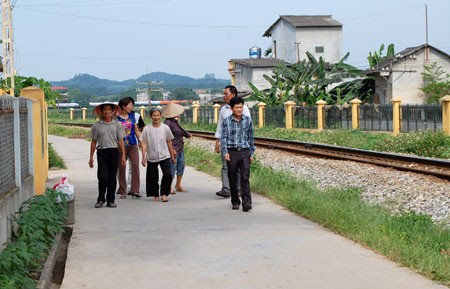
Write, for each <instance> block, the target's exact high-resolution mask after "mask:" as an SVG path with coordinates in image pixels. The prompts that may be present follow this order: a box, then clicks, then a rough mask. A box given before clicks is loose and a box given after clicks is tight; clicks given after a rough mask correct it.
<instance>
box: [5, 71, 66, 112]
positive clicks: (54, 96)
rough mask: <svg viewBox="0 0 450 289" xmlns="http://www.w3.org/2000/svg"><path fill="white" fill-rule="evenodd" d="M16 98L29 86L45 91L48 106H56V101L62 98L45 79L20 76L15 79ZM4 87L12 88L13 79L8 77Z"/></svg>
mask: <svg viewBox="0 0 450 289" xmlns="http://www.w3.org/2000/svg"><path fill="white" fill-rule="evenodd" d="M14 84H15V86H14V96H19V95H20V90H21V89H22V88H25V87H28V86H37V87H39V88H40V89H42V90H43V91H44V98H45V101H46V102H47V104H48V105H51V106H56V100H58V98H59V97H60V95H59V93H58V92H56V91H52V85H51V84H50V82H48V81H47V80H45V79H43V78H39V79H38V78H36V77H32V76H28V77H27V76H20V75H16V76H15V77H14ZM3 85H4V86H3V87H2V88H3V89H5V85H6V86H7V87H11V78H9V77H8V79H7V80H6V84H3Z"/></svg>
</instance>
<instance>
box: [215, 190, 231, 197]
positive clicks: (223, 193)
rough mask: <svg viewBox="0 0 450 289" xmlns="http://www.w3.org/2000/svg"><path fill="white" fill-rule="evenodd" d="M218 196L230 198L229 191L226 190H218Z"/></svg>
mask: <svg viewBox="0 0 450 289" xmlns="http://www.w3.org/2000/svg"><path fill="white" fill-rule="evenodd" d="M216 196H219V197H222V198H229V197H230V194H229V193H227V192H224V191H218V192H217V193H216Z"/></svg>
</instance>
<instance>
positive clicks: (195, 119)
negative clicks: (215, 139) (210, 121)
mask: <svg viewBox="0 0 450 289" xmlns="http://www.w3.org/2000/svg"><path fill="white" fill-rule="evenodd" d="M199 108H200V104H198V103H197V102H195V103H194V104H192V123H197V122H198V109H199Z"/></svg>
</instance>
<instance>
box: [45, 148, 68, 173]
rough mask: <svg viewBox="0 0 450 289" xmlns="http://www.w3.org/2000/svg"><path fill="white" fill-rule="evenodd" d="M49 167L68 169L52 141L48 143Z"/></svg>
mask: <svg viewBox="0 0 450 289" xmlns="http://www.w3.org/2000/svg"><path fill="white" fill-rule="evenodd" d="M48 167H49V168H58V169H67V167H66V165H65V164H64V160H63V159H62V158H61V157H60V156H59V155H58V154H57V153H56V151H55V149H54V148H53V146H52V144H51V143H48Z"/></svg>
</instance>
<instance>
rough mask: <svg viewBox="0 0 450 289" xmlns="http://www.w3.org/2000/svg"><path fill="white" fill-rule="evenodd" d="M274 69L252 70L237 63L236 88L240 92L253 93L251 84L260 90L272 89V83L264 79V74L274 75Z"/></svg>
mask: <svg viewBox="0 0 450 289" xmlns="http://www.w3.org/2000/svg"><path fill="white" fill-rule="evenodd" d="M272 70H273V67H266V68H252V67H248V66H243V65H241V64H239V63H236V71H239V72H236V76H235V81H236V84H235V86H236V88H237V90H238V91H240V92H243V91H252V90H251V88H250V86H249V85H248V83H249V82H251V83H253V84H254V85H255V86H256V87H257V88H258V89H260V90H262V89H266V88H270V87H271V86H270V83H269V82H268V81H267V80H266V79H265V78H264V77H263V75H264V74H267V75H272Z"/></svg>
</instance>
